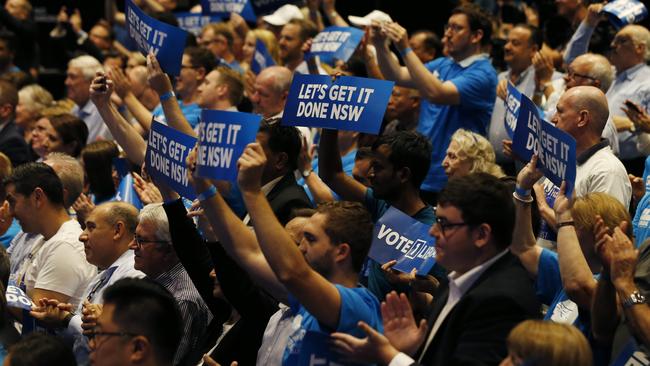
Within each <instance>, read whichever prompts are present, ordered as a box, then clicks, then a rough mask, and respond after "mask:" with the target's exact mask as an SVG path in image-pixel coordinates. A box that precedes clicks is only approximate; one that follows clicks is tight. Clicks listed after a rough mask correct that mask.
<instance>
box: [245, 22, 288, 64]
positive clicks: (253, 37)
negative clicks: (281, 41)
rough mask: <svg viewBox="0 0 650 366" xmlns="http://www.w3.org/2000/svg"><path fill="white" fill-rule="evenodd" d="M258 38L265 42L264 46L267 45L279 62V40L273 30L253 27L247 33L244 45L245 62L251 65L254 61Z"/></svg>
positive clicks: (272, 55) (276, 61)
mask: <svg viewBox="0 0 650 366" xmlns="http://www.w3.org/2000/svg"><path fill="white" fill-rule="evenodd" d="M258 39H259V40H260V41H262V43H264V46H266V49H267V50H268V51H269V54H270V55H271V57H272V58H273V60H274V61H275V63H276V64H277V63H278V60H279V54H278V52H279V51H278V50H279V49H278V40H277V38H275V35H274V34H273V32H271V31H268V30H266V29H252V30H250V31H248V33H246V39H245V40H244V46H243V47H242V50H243V53H244V62H245V63H246V64H247V65H248V66H249V67H250V64H251V63H252V62H253V55H254V54H255V47H256V46H257V40H258Z"/></svg>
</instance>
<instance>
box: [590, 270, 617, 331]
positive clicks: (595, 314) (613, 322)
mask: <svg viewBox="0 0 650 366" xmlns="http://www.w3.org/2000/svg"><path fill="white" fill-rule="evenodd" d="M619 319H620V314H619V310H618V306H617V300H616V289H614V285H612V283H611V282H610V280H609V279H605V278H603V277H602V276H601V278H600V280H598V285H597V286H596V292H595V294H594V298H593V301H592V304H591V331H592V333H593V335H594V338H595V339H596V341H597V342H599V343H602V344H610V343H611V341H612V339H614V332H615V331H616V326H618V322H619Z"/></svg>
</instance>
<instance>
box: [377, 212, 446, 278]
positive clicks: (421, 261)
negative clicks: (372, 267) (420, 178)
mask: <svg viewBox="0 0 650 366" xmlns="http://www.w3.org/2000/svg"><path fill="white" fill-rule="evenodd" d="M430 228H431V226H429V225H426V224H423V223H421V222H420V221H418V220H415V219H414V218H412V217H410V216H409V215H407V214H405V213H403V212H402V211H400V210H398V209H396V208H395V207H391V208H389V209H388V210H387V211H386V213H384V215H383V216H382V217H381V218H380V219H379V220H377V223H376V224H375V229H374V230H373V237H372V246H371V247H370V252H369V253H368V257H370V258H372V259H373V260H375V261H376V262H377V263H379V264H384V263H387V262H389V261H392V260H396V261H397V264H395V266H394V267H393V268H394V269H396V270H398V271H401V272H405V273H410V272H411V270H413V268H416V269H417V273H420V274H427V273H429V271H430V270H431V268H432V267H433V265H434V264H435V263H436V245H435V244H436V240H435V238H434V237H432V236H431V235H429V229H430Z"/></svg>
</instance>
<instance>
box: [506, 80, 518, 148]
mask: <svg viewBox="0 0 650 366" xmlns="http://www.w3.org/2000/svg"><path fill="white" fill-rule="evenodd" d="M520 100H521V92H520V91H519V90H517V88H515V86H514V85H512V83H511V82H508V95H507V96H506V100H505V101H504V103H505V105H506V116H505V119H504V120H503V123H504V124H505V126H506V132H507V133H508V137H509V138H510V139H511V140H512V137H513V136H514V134H515V127H517V117H519V105H520V104H521V102H520Z"/></svg>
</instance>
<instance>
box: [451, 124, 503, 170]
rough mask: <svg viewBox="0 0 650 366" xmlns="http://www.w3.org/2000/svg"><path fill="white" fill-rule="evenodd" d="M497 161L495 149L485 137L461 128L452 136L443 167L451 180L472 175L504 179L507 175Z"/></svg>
mask: <svg viewBox="0 0 650 366" xmlns="http://www.w3.org/2000/svg"><path fill="white" fill-rule="evenodd" d="M495 159H496V157H495V154H494V149H493V148H492V145H491V144H490V142H489V141H488V140H487V139H486V138H485V137H483V136H481V135H479V134H477V133H475V132H471V131H468V130H464V129H462V128H461V129H459V130H457V131H456V132H454V134H453V135H451V142H450V143H449V147H448V148H447V154H446V155H445V159H444V160H443V161H442V167H443V168H444V169H445V173H447V177H449V178H453V177H462V176H465V175H468V174H471V173H488V174H491V175H493V176H495V177H497V178H502V177H504V176H505V174H504V173H503V170H502V169H501V167H500V166H498V165H497V164H496V163H495Z"/></svg>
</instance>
